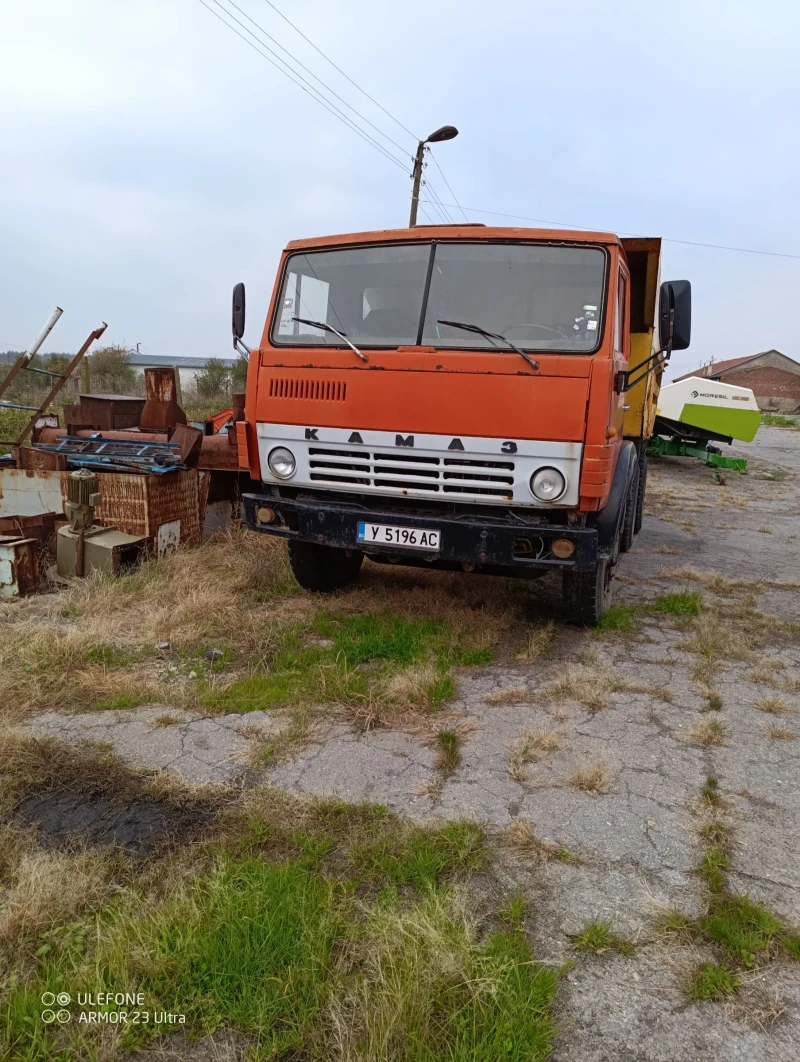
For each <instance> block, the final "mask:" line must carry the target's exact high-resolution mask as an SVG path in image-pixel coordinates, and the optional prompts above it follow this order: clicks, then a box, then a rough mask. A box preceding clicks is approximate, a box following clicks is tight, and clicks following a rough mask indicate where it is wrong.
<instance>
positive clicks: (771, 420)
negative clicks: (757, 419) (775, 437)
mask: <svg viewBox="0 0 800 1062" xmlns="http://www.w3.org/2000/svg"><path fill="white" fill-rule="evenodd" d="M761 423H762V424H767V425H768V426H769V427H770V428H796V427H797V420H796V419H795V418H794V417H782V416H779V415H778V414H777V413H762V414H761Z"/></svg>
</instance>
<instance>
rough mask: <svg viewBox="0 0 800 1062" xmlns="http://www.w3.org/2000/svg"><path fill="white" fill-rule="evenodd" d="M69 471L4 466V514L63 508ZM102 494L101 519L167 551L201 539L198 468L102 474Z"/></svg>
mask: <svg viewBox="0 0 800 1062" xmlns="http://www.w3.org/2000/svg"><path fill="white" fill-rule="evenodd" d="M69 475H70V473H69V472H47V471H33V470H26V469H18V468H4V469H0V517H2V516H9V517H11V516H18V515H22V516H35V515H37V514H40V513H45V512H56V513H59V514H60V513H63V512H64V502H65V501H66V497H67V480H68V478H69ZM98 479H99V484H100V493H101V494H102V497H103V500H102V502H101V504H100V505H99V506H98V507H97V509H96V510H95V516H96V519H97V521H98V523H102V524H105V525H106V526H112V525H113V526H114V527H116V528H118V530H120V531H124V532H125V533H126V534H129V535H137V536H141V537H142V538H145V539H146V540H147V545H148V548H149V549H151V550H153V551H155V552H158V553H159V554H163V553H164V552H165V551H167V550H169V549H171V548H174V547H176V546H178V545H183V544H184V543H188V542H199V541H200V528H201V519H202V514H201V511H200V510H201V504H200V502H201V497H200V486H199V474H198V471H197V469H188V470H186V471H182V472H168V473H165V474H164V475H161V476H149V475H136V474H131V475H127V474H124V473H113V472H101V473H99V474H98Z"/></svg>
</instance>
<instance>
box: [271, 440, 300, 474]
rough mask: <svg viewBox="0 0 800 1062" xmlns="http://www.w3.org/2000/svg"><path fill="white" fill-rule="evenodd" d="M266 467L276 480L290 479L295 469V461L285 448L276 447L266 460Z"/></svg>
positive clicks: (290, 452) (289, 451)
mask: <svg viewBox="0 0 800 1062" xmlns="http://www.w3.org/2000/svg"><path fill="white" fill-rule="evenodd" d="M267 465H268V466H269V470H270V472H271V473H272V474H273V476H276V477H277V478H278V479H291V477H292V476H293V475H294V473H295V469H296V468H297V461H295V459H294V454H293V453H292V451H291V450H287V449H286V447H285V446H276V447H275V449H274V450H272V451H271V452H270V455H269V457H268V458H267Z"/></svg>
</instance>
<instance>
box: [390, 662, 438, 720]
mask: <svg viewBox="0 0 800 1062" xmlns="http://www.w3.org/2000/svg"><path fill="white" fill-rule="evenodd" d="M441 677H442V676H441V674H440V672H439V670H438V668H437V666H436V664H435V663H433V662H429V663H425V664H412V665H411V666H409V667H406V668H404V669H403V670H402V671H398V672H396V673H395V674H393V675H391V676H390V677H389V678H388V679H387V680H386V682H385V683H384V684H383V687H382V689H381V700H382V701H385V702H386V703H387V704H390V705H392V706H394V707H395V708H400V709H413V708H426V707H427V706H428V704H429V703H430V701H431V698H432V696H433V694H434V693H435V691H436V688H437V686H438V684H439V682H440V681H441Z"/></svg>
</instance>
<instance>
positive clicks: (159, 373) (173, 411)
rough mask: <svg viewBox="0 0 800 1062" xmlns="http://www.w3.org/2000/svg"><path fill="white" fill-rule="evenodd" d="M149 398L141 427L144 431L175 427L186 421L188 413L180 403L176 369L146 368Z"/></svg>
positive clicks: (146, 388)
mask: <svg viewBox="0 0 800 1062" xmlns="http://www.w3.org/2000/svg"><path fill="white" fill-rule="evenodd" d="M144 381H145V391H146V395H147V399H146V401H145V405H144V409H143V410H142V415H141V420H140V422H139V427H140V428H141V429H142V430H143V431H153V430H158V429H159V428H174V427H175V426H176V425H178V424H185V423H186V414H185V413H184V412H183V410H182V409H181V407H180V405H179V404H178V386H177V381H176V379H175V370H174V369H152V368H148V369H145V370H144Z"/></svg>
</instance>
